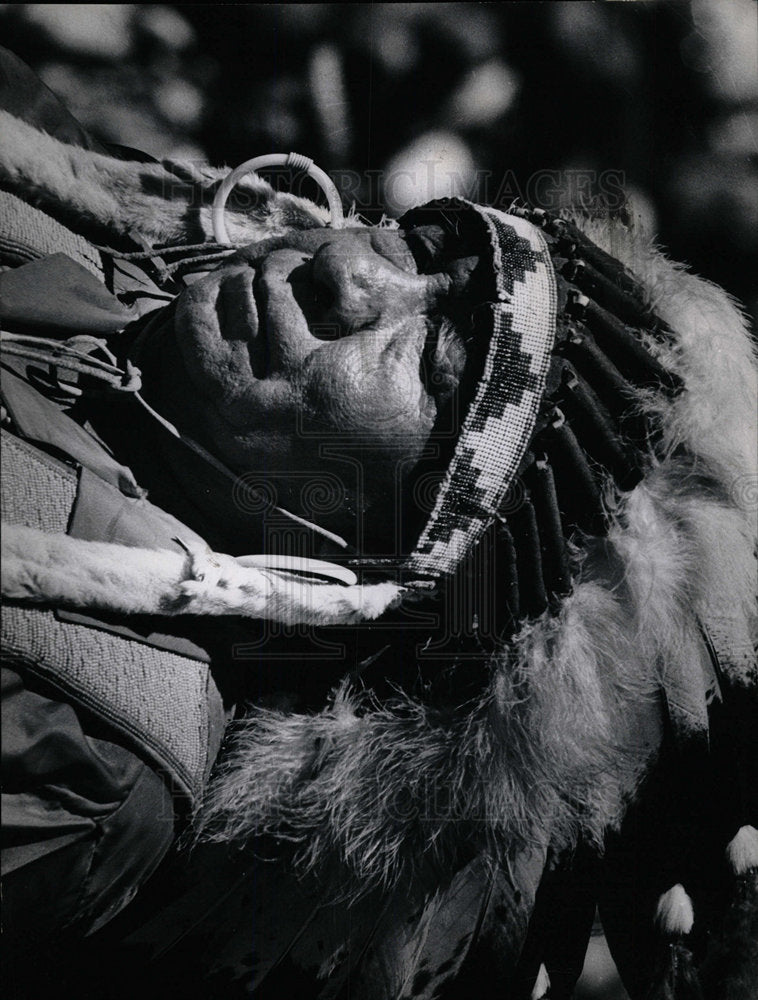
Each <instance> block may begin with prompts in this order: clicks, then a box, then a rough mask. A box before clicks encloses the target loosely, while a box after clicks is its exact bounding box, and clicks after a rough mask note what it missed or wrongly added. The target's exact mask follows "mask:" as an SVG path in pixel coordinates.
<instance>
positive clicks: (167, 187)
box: [0, 111, 328, 246]
mask: <svg viewBox="0 0 758 1000" xmlns="http://www.w3.org/2000/svg"><path fill="white" fill-rule="evenodd" d="M0 133H2V136H3V143H2V145H0V184H2V185H4V186H7V187H8V188H9V189H11V190H17V191H19V192H22V193H23V197H24V200H25V201H28V202H30V203H31V204H34V205H36V206H37V207H39V208H41V209H43V210H44V211H45V212H47V213H48V214H50V215H51V216H53V218H55V219H57V220H58V221H59V222H62V223H63V224H64V225H65V224H67V223H68V224H71V225H73V226H74V228H75V229H76V231H77V232H83V235H86V236H89V237H90V238H91V239H93V240H95V241H96V242H97V241H101V242H104V243H105V244H106V245H118V244H119V243H120V241H123V240H124V239H125V238H130V239H132V240H134V241H136V242H137V243H138V244H141V245H145V244H147V245H149V246H163V245H167V244H176V243H202V242H204V241H205V240H211V239H212V238H213V229H212V226H211V205H212V203H213V198H214V196H215V194H216V190H217V189H218V186H219V184H220V183H221V181H222V180H223V179H224V177H225V176H226V175H227V173H228V171H227V170H223V169H218V168H214V167H211V166H209V165H208V164H205V163H192V162H189V161H186V162H175V161H172V160H164V161H162V162H161V163H141V162H136V161H125V160H117V159H114V158H112V157H109V156H104V155H102V154H100V153H95V152H91V151H89V150H85V149H81V148H80V147H78V146H69V145H65V144H64V143H61V142H58V140H57V139H54V138H52V137H51V136H48V135H45V134H44V133H42V132H39V131H38V130H37V129H36V128H34V127H32V126H31V125H29V124H27V123H26V122H24V121H21V120H20V119H18V118H16V117H15V116H13V115H10V114H8V112H7V111H0ZM327 220H328V212H326V211H325V210H324V209H321V208H319V207H318V206H317V205H314V204H313V202H310V201H307V200H306V199H304V198H298V197H295V196H294V195H290V194H277V193H275V192H274V190H273V188H272V187H271V185H270V184H268V183H267V182H266V181H264V180H263V178H261V177H258V176H257V175H256V174H252V175H249V176H248V177H246V178H244V179H243V180H242V181H241V183H240V184H239V185H238V186H237V187H236V188H235V189H234V191H233V192H232V194H231V196H230V199H229V201H228V202H227V229H228V231H229V238H230V239H231V240H232V241H234V242H241V243H252V242H253V241H254V240H256V239H264V238H265V237H268V236H279V235H281V234H282V233H284V232H286V231H287V230H288V229H304V228H308V227H312V226H318V225H323V224H324V223H325V222H326V221H327Z"/></svg>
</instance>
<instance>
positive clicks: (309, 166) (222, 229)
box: [211, 153, 345, 243]
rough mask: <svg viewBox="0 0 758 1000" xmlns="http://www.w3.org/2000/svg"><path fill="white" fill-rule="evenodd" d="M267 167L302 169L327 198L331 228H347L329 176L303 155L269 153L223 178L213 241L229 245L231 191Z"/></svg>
mask: <svg viewBox="0 0 758 1000" xmlns="http://www.w3.org/2000/svg"><path fill="white" fill-rule="evenodd" d="M264 167H291V168H292V169H293V170H302V171H304V172H305V173H307V174H308V176H309V177H312V178H313V179H314V181H315V182H316V183H317V184H318V186H319V187H320V188H321V190H322V191H323V192H324V194H325V195H326V197H327V201H328V202H329V212H330V214H331V222H330V225H331V227H332V229H341V228H342V226H343V225H344V221H345V217H344V213H343V211H342V199H341V198H340V193H339V191H338V190H337V188H336V186H335V184H334V182H333V181H332V180H331V178H330V177H329V175H328V174H326V173H324V171H323V170H322V169H321V168H320V167H317V166H316V164H315V163H314V162H313V160H311V159H310V157H308V156H303V155H302V154H301V153H266V154H265V155H264V156H255V157H253V159H252V160H245V162H244V163H240V165H239V166H238V167H235V169H234V170H232V172H231V173H230V174H229V175H228V176H227V177H225V178H224V180H223V181H222V182H221V185H220V186H219V189H218V191H217V192H216V197H215V198H214V199H213V208H212V210H211V224H212V226H213V238H214V239H215V240H216V242H217V243H229V242H230V240H229V233H228V232H227V229H226V223H225V222H224V209H225V207H226V202H227V199H228V198H229V195H230V194H231V193H232V190H233V189H234V188H235V187H236V186H237V184H239V182H240V181H241V180H242V178H243V177H246V176H247V175H248V174H252V173H255V172H256V171H257V170H262V169H263V168H264Z"/></svg>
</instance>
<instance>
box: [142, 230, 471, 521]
mask: <svg viewBox="0 0 758 1000" xmlns="http://www.w3.org/2000/svg"><path fill="white" fill-rule="evenodd" d="M444 240H445V236H444V234H443V233H442V231H441V230H439V229H438V228H437V227H435V226H424V227H423V228H419V229H417V230H414V231H410V232H408V233H401V232H400V231H397V230H387V229H370V230H369V229H366V230H330V229H313V230H306V231H300V232H293V233H292V234H291V235H287V236H284V237H278V238H274V239H269V240H266V241H265V242H263V243H258V244H254V245H252V246H250V247H248V248H246V249H245V250H244V251H242V252H240V253H238V254H236V255H235V256H234V257H233V258H231V259H230V260H229V261H228V262H226V263H225V264H223V265H222V266H221V267H220V268H219V269H218V270H216V271H214V272H212V273H211V274H209V275H207V276H205V277H204V278H202V279H201V280H199V281H197V282H196V283H195V284H193V285H191V286H190V287H189V289H188V290H187V291H185V292H184V293H182V295H181V296H180V297H179V299H178V300H177V304H176V311H175V315H174V320H173V329H172V331H170V332H169V334H168V337H167V338H166V339H165V341H164V359H163V362H162V368H163V373H164V384H163V385H161V387H160V391H161V395H160V399H161V408H162V410H163V412H164V413H165V414H166V416H168V417H169V419H171V420H173V421H174V422H175V423H177V425H178V426H180V427H182V428H183V429H184V430H185V431H186V432H187V433H189V434H191V435H193V436H194V437H195V438H196V439H197V440H198V441H200V442H201V443H202V444H203V445H204V446H205V447H206V448H208V449H209V450H210V451H211V452H212V453H213V454H215V455H216V456H217V457H219V458H220V459H221V460H222V461H224V462H225V463H226V464H228V465H229V466H230V467H231V468H232V469H234V470H235V471H238V472H246V473H249V472H260V474H261V476H262V477H264V478H265V479H266V480H267V481H269V482H273V483H277V484H278V500H279V502H280V503H282V505H283V506H289V507H290V509H294V510H296V511H297V512H299V513H305V514H306V516H307V515H308V514H309V513H311V512H309V511H307V510H305V511H303V510H302V504H300V503H299V500H298V497H299V496H300V495H301V494H302V487H303V485H304V484H305V483H306V481H307V478H308V476H309V475H311V476H312V477H315V479H317V478H318V477H319V476H321V477H322V478H323V477H324V476H325V475H326V474H327V471H329V476H331V477H332V478H331V480H330V481H331V482H332V485H333V486H335V488H336V484H337V480H339V483H340V484H342V486H344V488H345V493H346V495H347V496H350V497H352V500H351V501H350V504H348V507H350V506H351V505H352V506H353V507H362V508H369V507H371V506H372V503H373V504H374V505H375V504H376V501H377V500H378V499H379V498H380V497H381V498H384V499H386V498H387V497H388V496H389V495H391V491H392V490H394V488H395V483H396V482H397V477H398V476H399V475H402V474H403V472H407V471H408V470H409V468H410V466H411V465H412V464H413V462H414V461H415V460H416V459H417V458H418V456H419V455H420V454H421V451H422V449H423V447H424V445H425V444H426V442H427V440H428V438H429V435H430V432H431V430H432V427H433V425H434V422H435V419H436V416H437V412H438V408H439V406H440V405H442V403H444V402H445V400H446V399H447V398H448V397H449V396H450V394H451V393H452V392H453V391H454V389H455V387H456V385H457V382H458V379H459V377H460V375H461V373H462V370H463V366H464V363H465V358H466V352H465V346H464V343H463V337H462V336H461V335H460V334H459V333H457V332H456V329H460V324H459V323H454V322H446V321H445V318H446V317H451V318H453V320H454V319H455V317H456V316H459V315H461V310H462V309H463V308H464V306H465V292H466V287H467V284H468V282H469V278H470V275H471V273H472V272H473V270H474V268H475V266H476V263H477V258H476V257H473V256H471V257H465V256H463V255H461V256H456V255H453V256H452V257H450V255H449V254H447V255H446V254H443V252H442V248H443V243H444ZM334 477H337V479H335V478H334ZM327 479H328V477H327ZM340 488H341V487H340ZM327 506H328V505H327ZM298 507H300V508H301V510H298ZM325 513H326V514H329V513H330V512H329V511H328V510H326V511H325ZM334 513H338V511H337V510H336V509H335V512H334ZM324 520H327V521H328V520H329V518H328V517H327V518H322V519H321V521H322V523H323V522H324Z"/></svg>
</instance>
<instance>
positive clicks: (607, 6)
mask: <svg viewBox="0 0 758 1000" xmlns="http://www.w3.org/2000/svg"><path fill="white" fill-rule="evenodd" d="M0 37H2V39H3V44H4V45H6V46H7V47H9V48H11V49H13V50H14V51H15V52H16V53H17V54H18V55H19V56H21V58H23V59H24V60H25V61H26V62H27V63H29V64H30V65H31V66H32V68H34V69H35V70H36V71H37V72H38V73H39V74H40V75H41V77H42V78H43V79H44V81H45V82H46V83H47V84H48V86H49V87H50V88H51V89H52V90H53V91H55V93H57V94H58V95H59V96H60V97H61V98H62V99H63V100H64V102H65V103H66V104H67V105H68V106H69V108H70V110H71V111H72V112H73V113H74V115H75V116H76V117H78V118H79V120H80V121H81V122H82V123H83V124H84V125H85V126H86V127H87V128H88V129H89V130H90V131H91V132H93V133H94V134H95V135H96V136H97V137H98V138H100V139H102V140H104V141H107V142H108V141H109V142H117V143H121V144H124V145H127V146H132V147H135V148H137V149H140V150H143V151H145V152H147V153H149V154H152V155H153V156H155V157H158V158H160V157H164V156H170V157H173V158H191V159H203V160H206V159H207V160H210V161H211V162H213V163H215V164H217V165H222V164H228V165H230V166H235V165H236V164H238V163H239V162H241V161H242V160H246V159H249V158H250V157H253V156H257V155H259V154H261V153H267V152H282V151H284V152H286V151H289V150H295V151H297V152H301V153H304V154H306V155H308V156H311V157H312V158H313V159H314V160H315V161H316V162H317V163H318V164H319V166H321V167H322V168H323V169H325V170H327V171H328V172H329V173H331V174H332V175H333V177H334V178H335V180H336V182H337V183H338V186H339V187H340V188H341V190H342V193H343V198H344V200H345V202H346V203H348V204H350V203H353V204H354V205H355V209H356V210H357V211H358V212H359V213H360V214H361V215H362V216H363V217H365V218H366V219H367V220H370V221H376V220H377V219H379V218H381V216H382V214H383V213H384V212H385V211H386V212H387V213H388V214H389V215H392V216H397V215H399V214H400V213H401V212H402V211H404V210H405V209H406V208H408V207H410V206H411V205H412V204H415V203H417V202H418V201H423V200H425V199H428V198H430V197H438V196H442V195H446V194H461V195H463V196H465V197H470V198H474V199H480V200H486V201H488V202H489V203H491V204H495V205H496V206H497V207H500V208H507V207H508V205H509V204H511V203H512V202H513V200H514V199H521V200H526V201H530V202H535V203H537V204H540V205H542V206H543V207H546V208H552V209H555V208H560V207H562V206H565V205H569V204H572V205H579V206H584V207H585V208H587V209H590V210H592V211H593V212H595V213H598V212H600V213H602V212H608V213H619V212H620V213H622V214H623V215H625V216H626V217H627V219H628V220H629V221H631V222H633V223H635V224H638V225H642V226H644V227H645V228H646V229H647V230H648V231H649V232H650V233H651V235H654V236H655V238H656V240H657V241H658V242H659V243H660V244H661V245H662V246H663V247H664V248H665V249H666V250H667V252H668V253H669V254H670V255H671V256H672V257H674V258H676V259H678V260H681V261H684V262H686V263H688V264H689V265H690V266H691V267H692V268H693V269H694V270H695V271H696V272H698V273H699V274H701V275H703V276H705V277H707V278H710V279H712V280H713V281H716V282H718V283H719V284H721V285H722V286H724V287H725V288H726V289H727V290H728V291H730V292H731V293H732V294H733V295H735V296H736V297H737V298H738V299H739V300H740V301H741V302H742V303H743V304H744V306H745V307H746V308H747V309H748V311H749V312H750V314H751V315H752V317H753V319H754V320H755V318H756V316H757V315H758V287H757V283H756V279H755V276H756V275H757V274H758V155H757V154H758V5H756V3H755V2H753V0H638V2H634V3H622V2H598V3H587V2H557V3H536V2H523V3H497V4H489V3H419V4H382V3H373V4H292V3H289V4H278V5H274V4H216V5H210V4H194V5H174V4H160V5H157V4H86V5H85V4H4V5H0ZM304 193H308V194H312V195H313V194H315V189H314V191H313V192H310V191H307V192H304ZM579 996H580V997H582V998H589V997H593V998H595V1000H601V998H604V1000H622V998H623V997H625V993H624V991H623V989H622V988H621V986H620V984H619V982H618V980H617V979H616V978H615V976H614V973H613V966H612V963H611V962H610V959H609V958H608V955H607V950H606V949H605V945H604V940H603V938H602V935H599V934H598V935H595V936H594V937H593V939H592V942H591V945H590V952H589V955H588V962H587V964H586V967H585V976H584V980H583V982H582V986H581V989H580V992H579Z"/></svg>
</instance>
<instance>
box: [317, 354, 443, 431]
mask: <svg viewBox="0 0 758 1000" xmlns="http://www.w3.org/2000/svg"><path fill="white" fill-rule="evenodd" d="M306 399H307V404H308V408H309V410H310V411H311V413H312V414H313V419H314V422H315V423H316V424H317V425H318V426H319V427H321V428H323V429H324V430H329V431H332V432H337V433H340V434H342V435H344V436H346V437H349V436H351V435H356V436H360V437H361V438H363V439H369V440H370V439H374V441H377V442H378V443H382V442H387V443H389V442H390V441H391V442H392V443H393V444H396V443H399V441H401V440H403V439H407V438H408V437H412V438H414V439H415V438H417V437H418V435H419V433H428V431H429V430H430V429H431V422H432V420H433V414H432V413H430V411H429V401H428V398H427V396H426V394H425V393H424V391H423V388H422V386H421V384H420V381H419V378H418V374H417V373H416V372H415V371H414V370H413V368H412V366H411V365H409V364H407V363H402V362H400V361H398V360H397V359H387V358H386V357H381V356H380V357H378V358H369V357H361V356H360V355H354V356H353V357H351V358H348V359H340V360H339V361H332V362H331V363H329V364H328V365H327V364H326V363H319V364H314V365H311V366H310V371H309V380H308V389H307V393H306Z"/></svg>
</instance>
